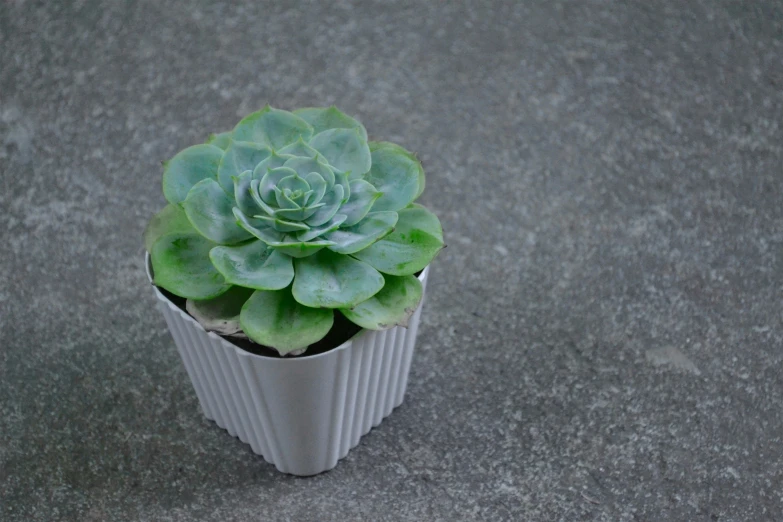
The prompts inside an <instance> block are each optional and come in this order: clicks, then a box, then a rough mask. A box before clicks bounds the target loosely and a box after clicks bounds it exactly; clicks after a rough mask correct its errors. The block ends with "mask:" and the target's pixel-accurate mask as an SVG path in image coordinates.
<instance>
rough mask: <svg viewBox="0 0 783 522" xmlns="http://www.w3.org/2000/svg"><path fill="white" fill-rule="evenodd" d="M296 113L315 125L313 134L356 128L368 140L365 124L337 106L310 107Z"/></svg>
mask: <svg viewBox="0 0 783 522" xmlns="http://www.w3.org/2000/svg"><path fill="white" fill-rule="evenodd" d="M294 114H296V115H297V116H299V117H300V118H302V119H303V120H305V121H306V122H307V123H309V124H310V125H312V126H313V129H314V130H313V134H319V133H321V132H323V131H325V130H329V129H356V130H358V131H359V134H360V135H361V137H362V139H363V140H365V141H367V130H366V129H365V128H364V125H362V124H361V123H359V122H358V121H356V120H355V119H353V118H351V117H350V116H348V115H347V114H344V113H342V112H340V110H339V109H337V107H335V106H334V105H332V106H331V107H309V108H306V109H298V110H295V111H294Z"/></svg>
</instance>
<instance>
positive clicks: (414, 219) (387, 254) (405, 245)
mask: <svg viewBox="0 0 783 522" xmlns="http://www.w3.org/2000/svg"><path fill="white" fill-rule="evenodd" d="M397 214H398V215H399V219H398V220H397V225H396V226H395V229H394V232H392V233H391V234H389V235H388V236H386V237H385V238H383V239H381V240H380V241H378V242H376V243H374V244H372V245H370V246H369V247H367V248H365V249H364V250H360V251H358V252H356V253H354V254H353V256H354V257H355V258H357V259H361V260H362V261H365V262H367V263H369V264H370V265H372V266H373V267H375V268H376V269H377V270H379V271H381V272H383V273H384V274H391V275H398V276H403V275H410V274H415V273H416V272H418V271H419V270H422V269H423V268H424V267H426V266H427V265H428V264H429V263H430V262H431V261H432V260H433V259H434V258H435V256H436V255H437V254H438V252H440V250H441V248H443V229H442V228H441V225H440V221H438V218H437V217H436V216H435V214H433V213H432V212H430V211H429V210H427V209H426V208H424V207H422V206H421V205H416V204H413V205H411V206H410V207H408V208H404V209H402V210H400V211H399V212H397Z"/></svg>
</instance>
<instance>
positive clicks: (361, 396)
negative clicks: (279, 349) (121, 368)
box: [147, 261, 429, 475]
mask: <svg viewBox="0 0 783 522" xmlns="http://www.w3.org/2000/svg"><path fill="white" fill-rule="evenodd" d="M147 270H148V272H149V270H150V267H149V261H148V262H147ZM428 272H429V268H426V269H425V270H424V271H423V272H422V273H421V275H420V276H419V279H420V280H421V282H422V286H424V287H425V289H426V284H427V274H428ZM153 288H154V290H155V295H156V297H157V298H158V306H159V308H160V309H161V311H162V312H163V316H164V317H165V318H166V323H167V324H168V327H169V330H170V331H171V335H172V337H173V338H174V343H175V344H176V345H177V349H178V350H179V354H180V356H181V357H182V362H183V363H184V365H185V369H186V370H187V372H188V375H189V376H190V380H191V382H192V383H193V388H194V389H195V390H196V395H197V396H198V400H199V403H200V404H201V409H202V410H203V411H204V415H205V416H206V417H207V418H208V419H210V420H213V421H215V423H216V424H217V425H218V426H220V427H221V428H223V429H225V430H226V431H228V432H229V433H230V434H231V435H232V436H235V437H238V438H239V440H241V441H242V442H244V443H246V444H249V445H250V447H251V448H252V450H253V452H255V453H257V454H259V455H261V456H262V457H264V459H265V460H266V461H267V462H269V463H271V464H274V465H275V467H276V468H277V469H278V470H280V471H282V472H284V473H291V474H293V475H315V474H317V473H321V472H323V471H327V470H330V469H332V468H334V467H335V466H336V465H337V462H338V461H339V460H340V459H341V458H343V457H345V456H346V455H347V454H348V451H349V450H350V449H351V448H353V447H355V446H356V445H357V444H359V439H360V438H361V437H362V436H363V435H365V434H366V433H368V432H369V431H370V429H372V428H373V427H375V426H378V424H380V422H381V421H382V420H383V419H384V418H385V417H386V416H387V415H389V414H390V413H391V412H392V410H393V409H394V408H396V407H397V406H399V405H400V404H401V403H402V399H403V397H404V395H405V389H406V387H407V384H408V373H409V372H410V365H411V359H412V357H413V348H414V343H415V340H416V332H417V330H418V328H419V318H420V316H421V309H422V305H423V299H422V305H419V308H418V309H417V310H416V312H415V313H414V314H413V316H412V317H411V318H410V322H409V325H408V328H407V329H406V328H402V327H394V328H392V329H390V330H386V331H382V332H376V331H371V330H362V331H361V332H359V333H358V334H357V335H356V336H354V337H353V338H352V339H351V340H349V341H346V342H345V343H343V344H342V345H340V346H339V347H337V348H335V349H333V350H330V351H328V352H325V353H321V354H318V355H313V356H309V357H307V356H304V357H297V358H272V357H264V356H261V355H255V354H251V353H249V352H246V351H244V350H242V349H241V348H239V347H237V346H235V345H234V344H232V343H231V342H229V341H227V340H225V339H223V338H222V337H220V336H218V335H216V334H214V333H212V332H207V331H205V330H204V329H203V328H202V327H201V325H199V324H198V323H197V322H196V321H195V320H194V319H193V318H192V317H190V316H189V315H188V314H186V313H185V312H183V311H182V310H181V309H180V308H179V307H177V306H176V305H175V304H174V303H172V302H171V301H169V299H167V298H166V296H164V295H163V294H162V293H161V292H160V291H159V290H158V289H157V288H156V287H154V286H153Z"/></svg>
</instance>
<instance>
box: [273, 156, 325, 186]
mask: <svg viewBox="0 0 783 522" xmlns="http://www.w3.org/2000/svg"><path fill="white" fill-rule="evenodd" d="M283 166H284V167H286V168H289V169H293V170H295V171H296V173H297V174H299V175H300V176H302V177H303V178H305V179H307V176H308V175H309V174H310V173H311V172H316V173H318V174H319V175H320V176H321V177H322V178H323V179H324V181H326V184H327V185H328V186H330V187H331V186H332V185H334V172H333V171H332V169H331V168H330V167H329V165H327V164H325V163H323V162H322V161H318V160H317V159H316V158H291V159H289V160H288V161H286V162H285V163H284V164H283Z"/></svg>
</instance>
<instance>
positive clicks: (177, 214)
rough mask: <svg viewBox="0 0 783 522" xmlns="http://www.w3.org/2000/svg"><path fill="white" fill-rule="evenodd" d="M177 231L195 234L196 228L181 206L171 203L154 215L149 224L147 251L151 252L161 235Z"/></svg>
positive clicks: (145, 239) (146, 236)
mask: <svg viewBox="0 0 783 522" xmlns="http://www.w3.org/2000/svg"><path fill="white" fill-rule="evenodd" d="M176 233H183V234H185V233H190V234H195V233H196V230H195V229H194V228H193V225H191V224H190V221H188V217H187V216H186V215H185V212H184V211H183V210H182V209H181V208H180V206H179V205H172V204H171V203H169V204H168V205H166V206H165V207H163V210H161V211H160V212H158V213H157V214H155V215H154V216H152V219H150V222H149V223H148V224H147V228H146V229H145V230H144V248H145V249H146V250H147V252H151V251H152V245H154V244H155V241H157V240H158V239H159V238H160V237H161V236H165V235H166V234H176Z"/></svg>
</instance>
